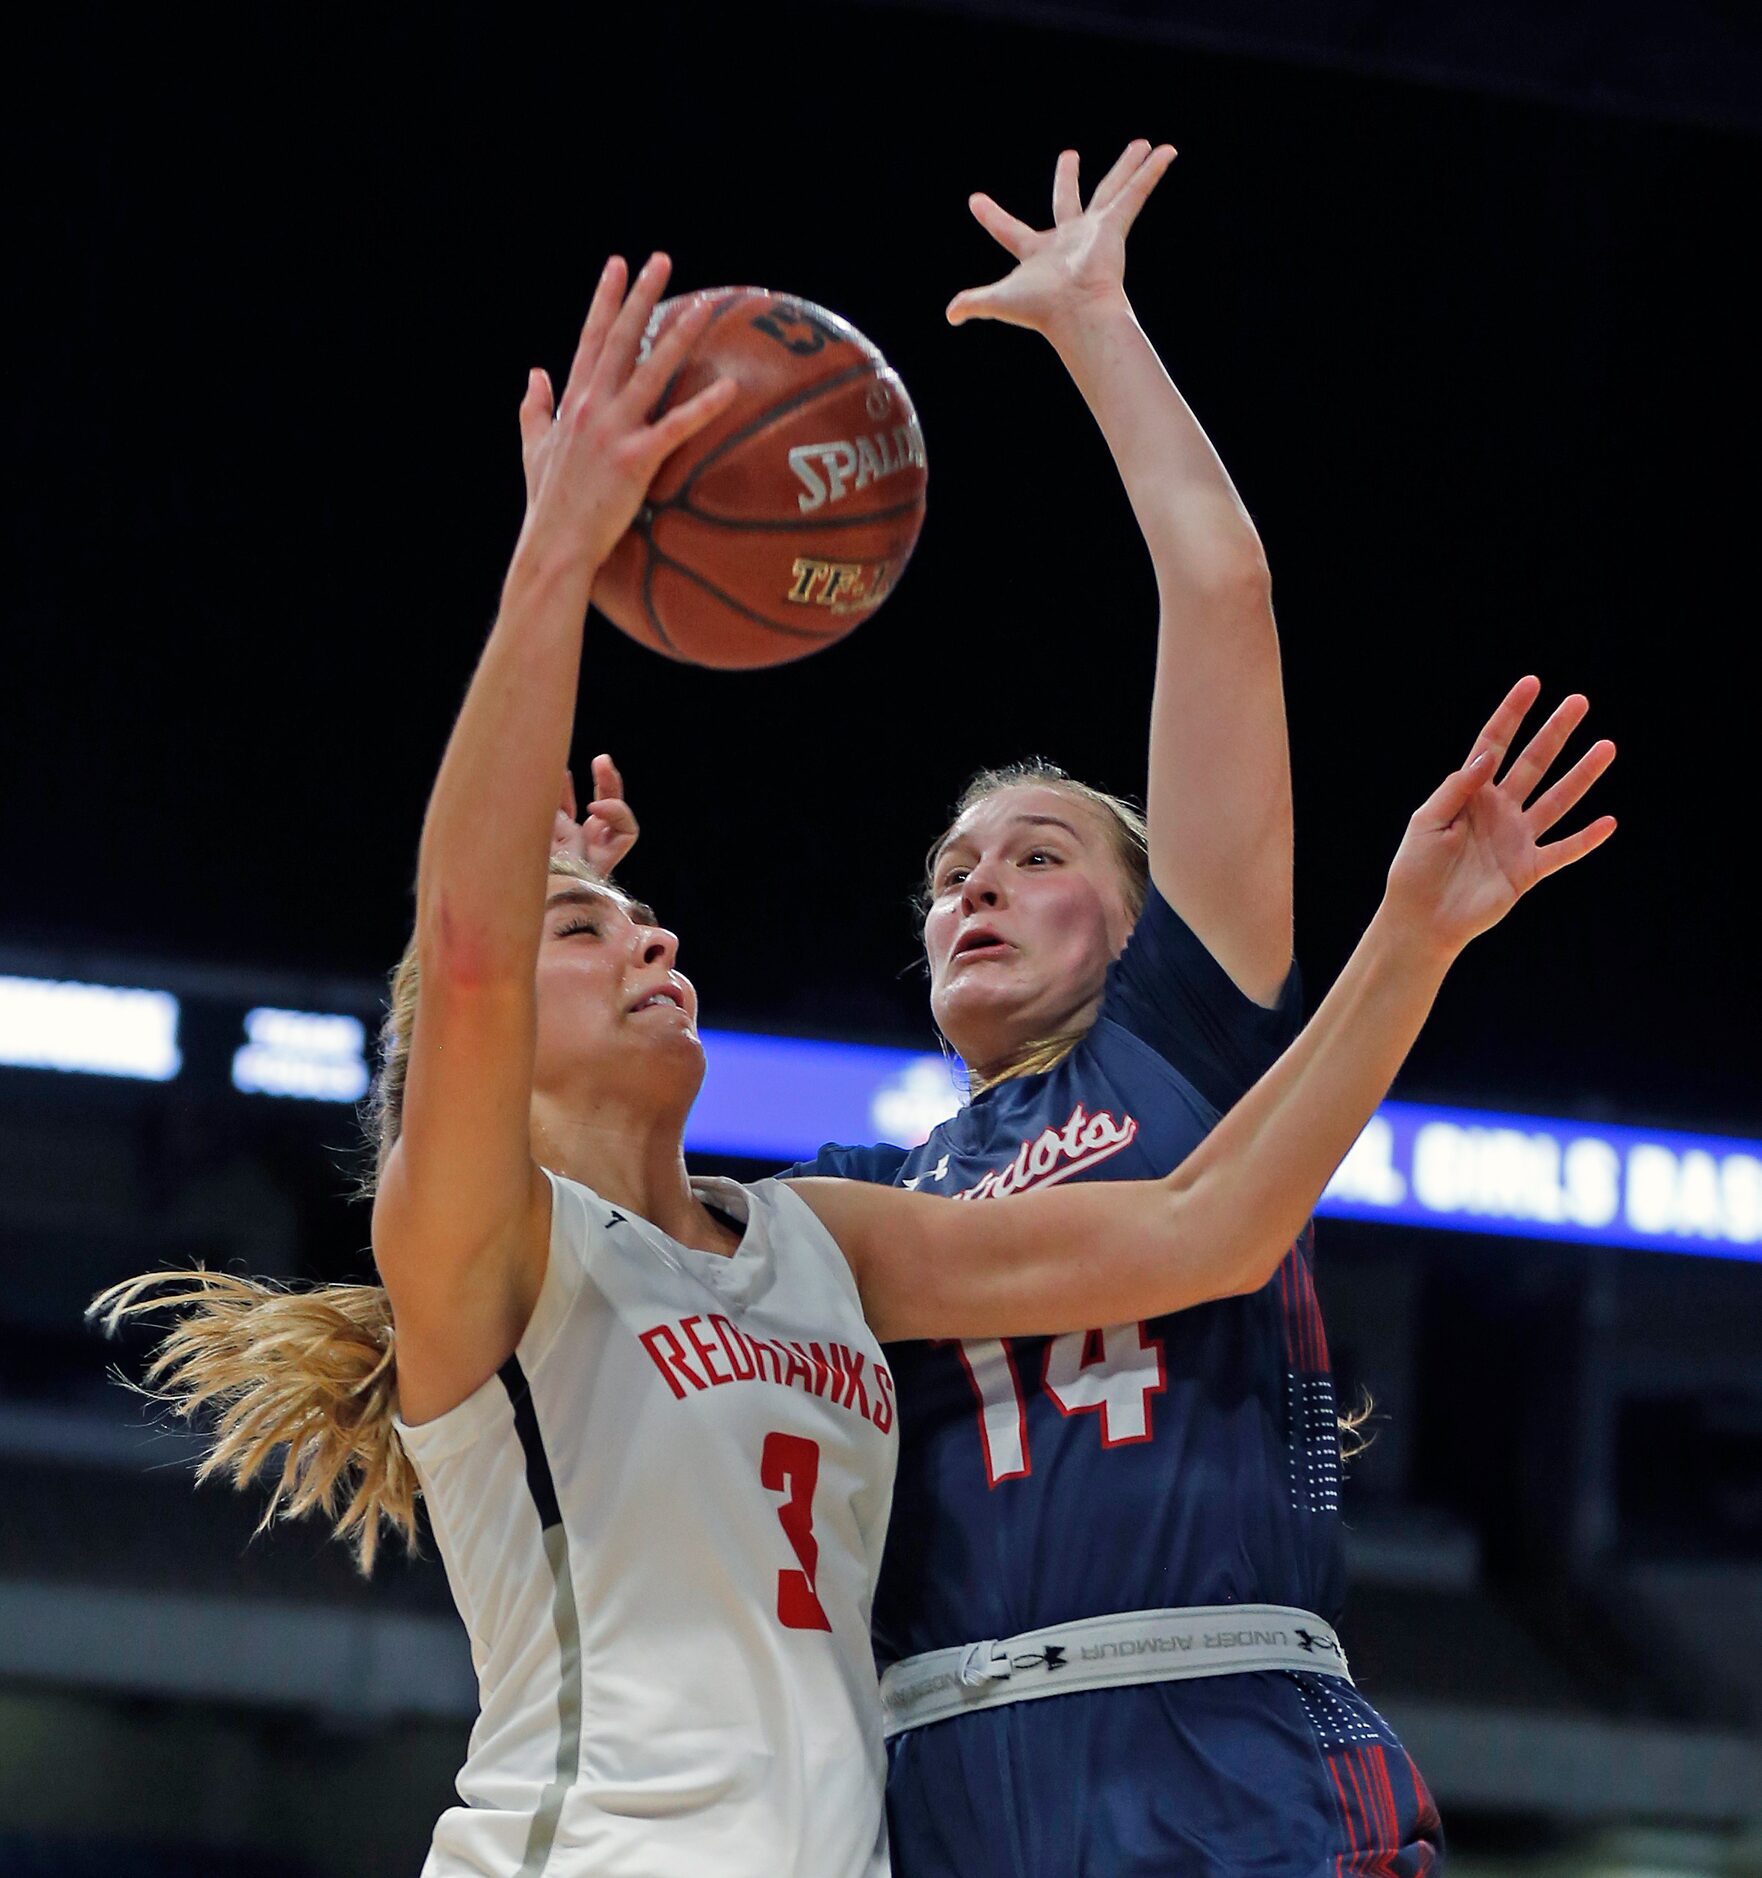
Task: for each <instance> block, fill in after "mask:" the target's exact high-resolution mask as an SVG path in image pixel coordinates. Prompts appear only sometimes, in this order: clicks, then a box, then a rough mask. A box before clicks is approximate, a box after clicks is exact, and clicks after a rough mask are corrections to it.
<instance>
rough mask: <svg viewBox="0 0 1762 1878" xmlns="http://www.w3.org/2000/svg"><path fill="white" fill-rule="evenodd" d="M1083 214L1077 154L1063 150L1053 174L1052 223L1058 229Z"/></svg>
mask: <svg viewBox="0 0 1762 1878" xmlns="http://www.w3.org/2000/svg"><path fill="white" fill-rule="evenodd" d="M1082 213H1083V198H1082V196H1081V195H1079V194H1078V191H1077V153H1076V151H1075V150H1061V151H1060V152H1059V153H1058V162H1057V164H1056V165H1055V166H1054V169H1053V172H1052V221H1053V226H1054V227H1055V228H1056V227H1058V226H1060V225H1061V224H1062V223H1065V222H1071V221H1075V220H1076V218H1077V217H1078V216H1079V215H1081V214H1082Z"/></svg>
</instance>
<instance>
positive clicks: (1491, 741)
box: [1468, 673, 1542, 770]
mask: <svg viewBox="0 0 1762 1878" xmlns="http://www.w3.org/2000/svg"><path fill="white" fill-rule="evenodd" d="M1541 690H1542V681H1541V680H1540V679H1539V678H1537V677H1536V676H1535V675H1534V674H1533V673H1532V674H1531V675H1530V676H1529V677H1528V678H1520V679H1519V680H1518V681H1517V683H1516V684H1515V685H1513V686H1512V687H1511V689H1510V690H1509V691H1508V692H1506V694H1505V701H1504V702H1503V703H1502V704H1501V705H1500V706H1499V708H1498V710H1496V711H1495V712H1494V713H1493V715H1492V716H1491V717H1489V718H1488V719H1487V721H1486V724H1485V726H1484V727H1483V728H1482V730H1481V734H1480V735H1479V736H1478V737H1477V738H1475V740H1474V747H1473V748H1472V749H1471V750H1470V751H1469V753H1468V755H1469V761H1470V762H1472V761H1473V760H1474V759H1475V758H1476V757H1477V756H1479V755H1480V754H1481V753H1482V752H1483V751H1491V752H1492V754H1493V759H1494V760H1493V768H1494V769H1495V770H1497V769H1498V767H1499V765H1500V764H1501V763H1503V762H1504V761H1505V752H1506V751H1507V750H1509V749H1510V748H1511V739H1512V738H1513V737H1515V736H1516V735H1517V731H1518V726H1519V725H1520V724H1522V722H1523V720H1524V718H1525V717H1526V716H1527V715H1528V713H1529V708H1530V706H1531V705H1532V704H1534V703H1535V701H1536V699H1537V698H1538V697H1539V696H1540V695H1541Z"/></svg>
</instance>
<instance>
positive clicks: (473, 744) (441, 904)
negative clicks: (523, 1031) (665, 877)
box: [416, 534, 594, 981]
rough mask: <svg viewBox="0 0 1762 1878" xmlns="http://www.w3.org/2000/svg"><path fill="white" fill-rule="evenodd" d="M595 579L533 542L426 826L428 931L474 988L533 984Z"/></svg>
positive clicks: (427, 938)
mask: <svg viewBox="0 0 1762 1878" xmlns="http://www.w3.org/2000/svg"><path fill="white" fill-rule="evenodd" d="M593 575H594V569H593V568H592V566H591V565H588V564H587V563H585V562H584V561H583V560H582V559H581V558H580V557H578V556H574V555H569V554H558V553H556V552H555V551H554V550H552V551H548V552H547V551H545V550H544V549H542V548H541V547H540V546H539V545H538V544H537V543H535V542H534V541H532V540H531V539H530V538H529V537H528V536H527V535H525V534H523V535H522V537H521V541H520V543H519V545H518V546H517V547H516V549H515V552H514V558H513V561H512V563H511V564H510V566H509V569H508V575H507V579H506V581H505V583H504V585H503V588H502V598H501V606H500V608H499V610H498V612H497V615H496V621H495V624H494V626H493V627H492V628H491V631H490V635H489V639H488V641H487V643H486V644H485V646H484V649H483V654H482V656H481V658H480V659H479V660H478V664H477V670H476V672H475V673H474V674H473V676H472V680H471V684H470V688H469V689H468V690H467V692H466V694H465V702H464V704H463V705H462V707H461V708H460V711H459V716H458V720H457V722H456V723H455V724H454V726H453V732H452V735H451V737H450V738H449V739H448V740H447V748H446V754H445V756H444V757H443V758H442V761H441V766H440V773H439V775H438V776H437V777H436V779H435V785H434V790H433V793H432V794H431V795H430V797H429V803H428V813H427V815H426V817H425V818H424V821H423V827H422V844H421V854H420V861H419V864H418V869H417V888H416V898H417V930H418V934H419V938H420V943H421V945H422V948H423V951H424V954H425V957H426V958H427V959H428V961H429V962H430V963H434V964H439V963H441V962H442V961H444V962H445V964H446V967H447V969H448V970H449V971H451V972H453V973H454V974H456V975H457V976H458V977H460V978H463V979H467V980H473V981H488V980H494V979H499V978H503V977H517V978H520V979H522V980H524V979H525V978H526V977H528V976H529V975H530V972H531V961H532V955H533V951H534V948H535V946H536V943H537V932H538V924H539V916H540V913H541V911H542V907H543V899H544V892H545V857H546V854H547V853H548V851H549V846H550V835H551V825H552V822H553V819H554V816H555V812H556V799H557V777H558V776H559V775H560V774H561V773H562V770H563V767H564V765H565V763H566V762H567V760H568V751H569V737H570V730H571V725H572V721H573V716H574V709H575V694H576V687H577V683H578V680H579V674H580V666H581V637H582V628H583V624H584V621H585V617H586V613H587V603H588V596H589V594H590V592H591V589H592V585H593Z"/></svg>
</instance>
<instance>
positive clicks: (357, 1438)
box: [86, 1266, 417, 1574]
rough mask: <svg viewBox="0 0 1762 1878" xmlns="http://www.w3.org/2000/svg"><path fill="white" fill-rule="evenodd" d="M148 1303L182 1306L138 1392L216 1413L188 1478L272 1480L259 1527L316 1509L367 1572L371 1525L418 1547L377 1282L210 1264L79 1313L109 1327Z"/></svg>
mask: <svg viewBox="0 0 1762 1878" xmlns="http://www.w3.org/2000/svg"><path fill="white" fill-rule="evenodd" d="M158 1311H171V1312H177V1313H181V1315H180V1316H179V1317H178V1319H177V1322H176V1323H175V1324H174V1325H173V1327H172V1328H171V1329H170V1330H169V1331H168V1332H167V1333H166V1335H165V1336H164V1337H163V1338H162V1339H161V1341H160V1342H159V1344H158V1346H157V1348H156V1349H155V1351H154V1355H153V1361H152V1363H151V1365H150V1366H149V1368H148V1370H147V1374H146V1378H145V1380H144V1381H143V1382H142V1383H141V1384H139V1385H135V1386H137V1387H138V1388H139V1389H140V1392H141V1393H142V1394H143V1395H147V1396H150V1397H151V1398H152V1399H153V1400H155V1401H157V1402H163V1403H166V1404H167V1405H168V1406H170V1408H171V1409H172V1410H173V1411H174V1412H175V1413H176V1414H178V1415H180V1416H183V1417H184V1418H186V1419H190V1420H193V1419H194V1418H195V1416H196V1415H197V1414H198V1412H200V1411H202V1410H204V1409H207V1410H209V1411H211V1412H212V1413H213V1414H214V1416H215V1418H216V1419H215V1426H214V1430H213V1437H212V1445H211V1446H210V1448H209V1451H208V1454H207V1456H206V1458H205V1459H204V1460H203V1462H202V1465H201V1467H200V1468H199V1469H198V1470H197V1475H196V1477H197V1479H198V1480H206V1479H208V1477H209V1476H210V1475H213V1474H223V1475H227V1476H230V1478H231V1480H232V1483H233V1485H234V1486H237V1487H245V1486H248V1485H250V1483H251V1482H252V1481H254V1480H255V1479H257V1477H258V1476H259V1474H269V1473H273V1472H274V1463H273V1459H272V1457H273V1456H274V1455H275V1454H276V1452H277V1451H278V1450H281V1465H280V1473H279V1477H277V1478H276V1479H275V1480H274V1484H273V1490H272V1492H271V1494H270V1498H269V1505H268V1506H267V1507H266V1508H265V1510H264V1514H263V1517H262V1519H261V1520H260V1521H259V1522H258V1525H257V1530H258V1531H259V1532H262V1531H263V1530H264V1528H265V1527H267V1526H270V1525H272V1524H273V1523H274V1522H275V1521H276V1520H278V1519H298V1518H300V1517H301V1516H302V1515H303V1514H306V1513H311V1512H314V1511H318V1512H322V1513H323V1515H324V1517H325V1518H326V1519H328V1520H329V1521H330V1522H331V1530H332V1532H333V1534H334V1535H335V1536H336V1537H337V1538H339V1539H347V1540H349V1541H350V1543H351V1545H352V1546H353V1549H354V1553H355V1560H356V1563H357V1564H358V1565H359V1566H360V1568H361V1570H362V1572H363V1574H366V1573H369V1572H371V1571H372V1570H373V1561H374V1557H375V1555H376V1553H377V1552H378V1549H379V1539H380V1530H381V1527H382V1526H385V1527H389V1528H390V1529H391V1530H392V1531H393V1532H395V1533H397V1534H398V1536H399V1537H400V1538H401V1539H402V1540H403V1541H404V1544H405V1546H406V1548H407V1549H412V1550H413V1549H414V1547H415V1544H416V1493H417V1486H416V1473H415V1469H414V1468H413V1467H412V1466H411V1464H410V1458H409V1456H408V1455H407V1454H406V1453H405V1452H404V1447H403V1443H402V1442H401V1441H399V1439H398V1434H397V1430H396V1429H395V1428H394V1427H393V1426H392V1417H393V1416H394V1415H395V1414H396V1413H397V1407H398V1391H397V1363H396V1357H395V1347H396V1346H395V1343H394V1339H393V1334H392V1312H391V1303H390V1300H389V1299H388V1298H387V1296H386V1294H385V1290H384V1288H383V1287H382V1286H379V1285H322V1286H318V1287H316V1288H315V1289H312V1290H309V1291H291V1290H289V1289H287V1288H286V1287H284V1286H281V1285H276V1284H271V1283H268V1282H266V1281H263V1280H260V1279H252V1278H234V1277H231V1276H229V1275H227V1274H224V1273H220V1272H210V1271H205V1270H203V1269H202V1268H201V1267H200V1266H198V1267H197V1268H195V1269H194V1270H193V1271H181V1272H175V1271H163V1272H146V1273H143V1274H142V1275H141V1276H140V1277H138V1278H131V1279H129V1280H127V1282H126V1283H123V1284H120V1285H113V1286H111V1288H110V1289H109V1290H108V1291H103V1292H100V1293H99V1295H98V1296H97V1297H96V1298H94V1299H93V1300H92V1303H91V1305H90V1307H89V1308H88V1310H87V1313H86V1314H87V1316H88V1317H95V1318H97V1319H98V1320H99V1321H100V1322H101V1323H102V1325H103V1327H104V1329H105V1331H106V1332H107V1333H110V1334H114V1333H115V1331H116V1330H117V1329H118V1328H119V1327H120V1326H121V1325H122V1324H123V1323H125V1322H127V1321H128V1320H130V1319H132V1318H138V1317H143V1316H146V1315H148V1314H149V1313H153V1312H158Z"/></svg>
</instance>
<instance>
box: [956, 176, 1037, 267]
mask: <svg viewBox="0 0 1762 1878" xmlns="http://www.w3.org/2000/svg"><path fill="white" fill-rule="evenodd" d="M967 207H968V208H969V209H971V210H972V211H973V219H974V220H975V221H976V222H978V224H979V226H980V227H981V228H982V229H984V231H985V232H986V234H988V235H989V236H990V237H991V238H992V239H993V240H994V241H996V242H998V243H1000V244H1001V245H1002V246H1003V247H1005V248H1007V249H1008V250H1009V252H1010V253H1011V254H1012V255H1014V256H1015V258H1016V259H1017V260H1018V261H1019V260H1021V259H1022V258H1023V256H1024V255H1026V254H1027V252H1028V250H1029V249H1030V248H1031V247H1032V246H1033V245H1034V230H1033V229H1031V228H1030V227H1029V226H1028V224H1027V223H1026V222H1024V221H1020V220H1018V219H1017V218H1016V217H1015V216H1013V215H1011V214H1010V212H1009V210H1008V209H1004V208H1000V207H999V206H998V205H997V203H995V202H994V201H992V199H991V198H990V197H989V196H988V195H986V194H985V192H984V190H982V189H976V190H974V192H973V193H972V194H971V195H970V196H968V197H967Z"/></svg>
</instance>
